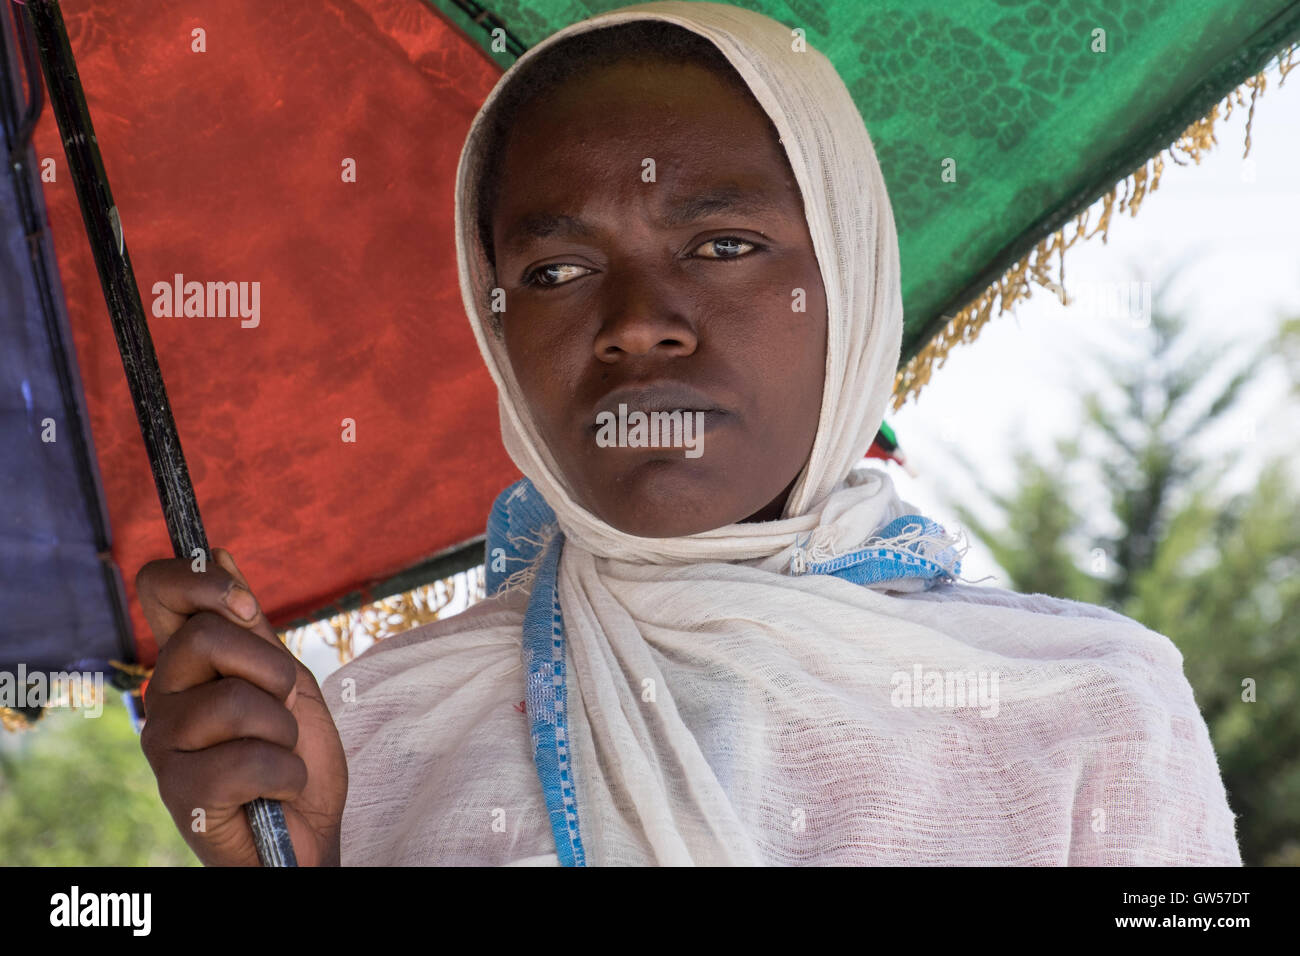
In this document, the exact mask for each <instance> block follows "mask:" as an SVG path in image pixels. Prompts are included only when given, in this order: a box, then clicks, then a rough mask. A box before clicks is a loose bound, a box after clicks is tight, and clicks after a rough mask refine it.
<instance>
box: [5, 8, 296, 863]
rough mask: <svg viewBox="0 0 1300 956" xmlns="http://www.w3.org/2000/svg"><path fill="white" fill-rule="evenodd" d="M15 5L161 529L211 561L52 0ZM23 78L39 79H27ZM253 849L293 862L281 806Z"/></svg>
mask: <svg viewBox="0 0 1300 956" xmlns="http://www.w3.org/2000/svg"><path fill="white" fill-rule="evenodd" d="M21 6H22V7H23V8H24V9H25V10H26V11H27V16H28V22H29V23H30V24H31V27H32V30H33V32H34V34H35V37H36V47H37V50H38V51H39V52H40V59H41V69H42V71H43V72H44V74H45V85H46V87H47V88H48V90H49V95H50V105H51V106H52V107H53V109H54V116H55V119H57V120H58V124H59V135H60V136H61V137H62V138H63V150H64V152H65V153H66V154H67V157H68V172H69V175H70V176H71V177H72V182H73V184H74V186H75V187H76V190H77V202H78V204H79V205H80V206H81V215H82V218H83V220H84V221H85V223H86V234H87V235H88V236H89V238H90V248H91V250H92V251H93V252H94V254H95V267H96V268H97V269H98V271H99V284H100V287H101V288H102V289H103V290H104V300H105V302H106V303H107V304H108V313H109V317H110V318H111V319H112V320H113V334H114V335H115V336H116V337H117V348H118V351H119V352H120V353H121V355H122V367H123V368H124V369H125V370H126V381H127V385H128V386H130V389H131V400H132V402H134V404H135V414H136V419H137V420H138V421H139V423H140V433H141V434H142V435H143V436H144V445H145V450H146V451H147V452H148V454H149V465H150V467H151V468H152V469H153V478H154V483H155V485H157V488H158V498H159V499H160V501H161V503H162V510H163V517H164V518H165V519H166V521H167V532H168V534H169V535H170V536H171V540H172V549H173V551H174V552H175V554H176V556H177V557H178V558H193V557H194V555H195V552H196V551H201V552H202V553H203V554H204V556H205V559H206V560H209V561H210V560H211V559H212V553H211V551H210V550H209V548H208V538H207V535H206V534H205V533H204V531H203V522H202V520H201V519H200V517H199V505H198V501H197V500H196V499H195V497H194V486H193V485H192V484H191V483H190V473H189V470H188V469H187V468H186V467H185V456H184V455H183V454H182V452H181V440H180V436H179V435H178V434H177V433H176V422H175V421H174V420H173V419H172V411H171V405H170V403H169V402H168V401H167V392H166V390H165V389H164V388H163V380H162V372H161V371H160V370H159V368H158V356H157V355H156V354H155V353H154V348H153V339H152V338H151V337H150V335H149V326H148V325H147V324H146V322H145V318H144V308H143V307H142V306H141V304H140V290H139V289H138V288H137V287H136V284H135V273H134V272H133V271H132V269H131V258H130V256H128V255H127V251H126V243H125V241H124V240H123V238H122V224H121V219H120V217H119V215H118V212H117V207H116V206H115V205H114V203H113V195H112V193H111V192H110V191H109V187H108V176H107V175H106V174H105V172H104V161H103V158H102V157H101V156H100V153H99V143H98V141H97V140H96V139H95V128H94V126H93V125H92V124H91V122H90V111H89V110H88V109H87V107H86V97H85V93H84V91H83V90H82V88H81V80H80V78H79V77H78V76H77V65H76V62H75V60H74V59H73V56H72V47H71V45H70V44H69V43H68V34H67V31H66V30H65V29H64V26H63V14H62V13H61V12H60V10H59V4H58V2H57V0H27V2H26V3H25V4H21ZM28 80H29V82H31V83H36V82H38V80H37V78H36V77H34V76H33V77H29V78H28ZM244 810H245V812H246V813H247V814H248V822H249V825H250V826H251V827H252V828H253V839H254V841H255V842H256V844H257V855H258V857H259V858H260V859H261V861H262V865H263V866H297V865H298V861H297V858H296V857H295V856H294V852H293V843H292V841H290V839H289V828H288V825H287V824H286V823H285V819H284V809H283V808H282V807H281V806H280V804H279V802H278V801H276V800H264V799H262V798H260V797H259V798H258V799H256V800H254V801H253V802H252V803H248V804H245V805H244Z"/></svg>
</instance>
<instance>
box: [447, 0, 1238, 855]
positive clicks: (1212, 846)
mask: <svg viewBox="0 0 1300 956" xmlns="http://www.w3.org/2000/svg"><path fill="white" fill-rule="evenodd" d="M640 19H657V20H666V21H669V22H672V23H676V24H679V25H680V26H683V27H685V28H686V29H688V30H691V31H693V32H695V33H698V34H700V35H702V36H704V37H706V38H708V39H709V40H710V41H711V42H713V43H714V44H715V45H716V46H717V47H718V48H719V49H720V50H721V51H722V53H723V54H724V55H725V56H726V58H727V59H728V61H729V62H730V63H731V64H732V66H734V67H735V69H736V71H737V72H738V73H739V74H740V76H741V77H742V78H743V79H744V81H745V82H746V84H748V86H749V89H750V90H751V92H752V93H753V95H754V97H755V98H756V100H757V101H758V103H759V104H760V106H761V107H762V108H763V109H764V110H765V111H766V113H767V114H768V116H769V117H770V118H771V120H772V122H773V123H774V124H775V127H776V129H777V131H778V133H779V134H780V136H781V139H782V141H783V143H784V145H785V148H786V152H787V156H788V158H789V161H790V166H791V168H792V169H793V171H794V175H795V177H796V179H797V181H798V184H799V187H800V189H801V191H802V194H803V199H804V210H805V215H806V217H807V222H808V227H809V231H810V232H811V235H812V241H813V246H814V250H815V252H816V255H817V259H818V262H819V263H820V266H821V274H822V280H823V283H824V286H825V290H826V303H827V351H826V378H825V385H824V389H823V399H822V408H821V418H820V422H819V424H818V430H817V436H816V440H815V443H814V446H813V450H812V453H811V457H810V459H809V461H808V463H807V465H806V467H805V469H804V471H803V472H802V474H801V476H800V478H799V480H798V482H797V484H796V485H795V488H794V491H793V493H792V494H791V496H790V499H789V501H788V503H787V506H786V510H785V516H784V517H783V519H782V520H780V521H775V522H767V523H752V524H733V525H728V526H726V527H722V528H717V529H715V530H712V531H706V532H703V533H700V534H694V535H690V536H687V537H679V538H667V539H665V538H642V537H638V536H634V535H629V534H625V533H623V532H621V531H619V530H618V529H616V528H613V527H612V526H610V525H608V524H607V523H605V522H603V521H601V520H600V519H599V518H597V517H596V516H594V515H593V514H591V513H590V512H589V511H587V510H586V509H585V508H583V507H582V506H581V505H579V504H578V503H577V502H576V501H575V500H574V498H573V496H572V495H571V493H570V491H569V488H570V484H569V483H568V482H567V481H566V480H565V479H564V476H563V475H562V474H561V472H560V470H559V469H558V467H557V466H556V464H555V460H554V458H553V456H552V455H551V453H550V451H549V450H548V449H547V448H546V446H545V445H544V444H543V443H542V442H541V440H540V439H539V437H538V434H539V433H538V430H537V428H536V426H535V424H534V423H533V422H532V421H531V419H530V416H529V413H528V408H527V403H526V401H525V400H524V397H523V395H522V393H521V391H520V389H519V386H518V384H517V382H516V380H515V376H514V374H513V372H512V369H511V367H510V362H509V359H508V357H507V355H506V353H505V349H504V345H503V343H502V342H501V341H500V340H499V339H498V338H497V337H496V336H495V335H494V333H493V332H492V331H491V313H490V311H489V301H490V298H489V297H490V290H491V289H492V288H493V287H494V286H495V284H496V283H495V280H494V277H493V272H492V269H491V267H490V265H489V263H488V260H487V256H486V254H485V252H484V250H483V249H482V248H481V245H480V241H479V236H478V231H477V228H476V222H477V209H476V208H475V199H476V194H477V182H478V178H477V177H478V174H479V173H480V171H481V169H482V167H483V164H484V162H485V161H486V160H487V159H488V158H487V157H484V156H483V154H482V149H483V141H484V134H485V132H486V130H487V122H486V120H487V116H488V114H489V112H490V111H491V110H492V108H493V104H494V103H495V102H496V100H497V98H498V97H499V96H500V94H501V91H502V90H503V89H504V88H505V87H506V86H507V85H508V84H509V83H510V82H511V81H512V78H513V76H514V75H515V73H516V72H517V71H518V69H519V68H520V66H522V65H523V64H525V63H527V62H528V61H529V60H531V59H532V58H533V57H535V56H539V55H542V54H544V53H545V51H546V50H547V48H548V47H550V46H551V45H552V44H554V43H556V42H558V41H559V40H561V39H563V38H565V37H569V36H573V35H574V34H577V33H581V32H585V31H588V30H594V29H599V28H602V27H608V26H613V25H616V24H620V23H627V22H631V21H633V20H640ZM456 188H457V193H456V228H457V243H458V245H457V248H458V253H459V264H460V282H461V289H462V293H463V296H464V300H465V305H466V309H467V311H468V313H469V316H470V318H471V322H472V325H473V327H474V334H475V335H476V336H477V338H478V342H479V345H480V348H481V349H482V352H483V357H484V359H485V361H486V362H487V365H488V368H489V370H490V371H491V374H492V376H493V378H494V379H495V381H496V383H497V386H498V389H499V396H500V417H501V429H502V436H503V439H504V442H505V446H506V448H507V450H508V451H509V453H510V455H511V457H512V458H513V460H514V461H515V463H516V464H517V465H518V467H519V468H520V470H521V471H522V472H523V473H524V474H525V475H527V476H528V477H529V478H530V479H531V480H532V482H533V484H534V485H535V486H536V488H537V489H538V490H539V491H540V492H541V493H542V495H543V496H544V498H545V499H546V501H547V503H549V504H550V506H551V507H552V508H553V509H554V510H555V512H556V516H557V522H558V525H559V528H560V530H562V531H563V533H564V535H565V546H564V551H563V554H562V559H561V562H560V568H559V574H558V593H559V598H560V606H561V608H562V613H563V620H564V626H565V632H566V638H567V641H568V655H569V662H570V663H569V674H568V695H569V704H568V710H569V715H568V716H569V719H570V728H569V733H570V734H571V740H570V741H569V743H570V746H571V756H572V761H573V768H574V774H575V777H576V781H577V814H578V817H579V821H580V827H581V831H582V834H583V840H584V842H585V845H586V852H587V860H588V862H590V863H598V864H599V863H604V864H625V863H646V862H658V863H668V864H682V863H720V864H727V863H764V862H766V863H795V862H804V863H809V862H812V863H831V862H838V863H870V862H895V863H898V862H917V863H1066V862H1069V863H1099V864H1115V863H1147V864H1151V863H1155V864H1160V863H1190V862H1208V863H1221V864H1222V863H1228V864H1237V863H1239V862H1240V856H1239V854H1238V851H1237V847H1236V842H1235V839H1234V835H1233V818H1232V814H1231V811H1230V810H1229V809H1228V806H1227V802H1226V796H1225V794H1224V790H1223V785H1222V782H1221V780H1220V778H1219V774H1218V768H1217V763H1216V760H1215V756H1214V752H1213V749H1212V748H1211V746H1210V741H1209V737H1208V732H1207V730H1206V727H1205V723H1204V721H1203V719H1202V718H1201V716H1200V713H1199V711H1198V710H1197V708H1196V705H1195V702H1194V701H1193V699H1192V693H1191V688H1190V687H1189V685H1188V684H1187V681H1186V679H1185V678H1184V676H1183V673H1182V667H1181V660H1182V658H1181V655H1180V654H1179V652H1178V650H1177V649H1176V648H1175V647H1174V646H1173V644H1172V643H1171V642H1170V641H1169V640H1168V639H1167V638H1165V637H1163V636H1161V635H1159V634H1155V633H1153V632H1151V631H1150V630H1148V629H1146V628H1144V627H1142V626H1141V625H1140V624H1138V623H1136V622H1134V621H1131V620H1129V619H1127V618H1124V617H1122V616H1120V615H1117V614H1114V613H1112V612H1109V611H1106V610H1104V609H1101V608H1094V607H1090V606H1087V605H1079V604H1076V603H1074V602H1069V601H1056V600H1053V599H1049V598H1045V597H1043V596H1041V595H1040V596H1033V597H1026V596H1020V595H1014V594H1011V593H1009V592H1006V591H1000V590H997V589H992V588H971V587H968V586H965V585H955V586H949V587H945V588H943V589H941V590H942V591H943V592H944V593H942V594H938V593H936V592H927V593H923V594H916V595H913V596H908V597H904V596H901V595H890V594H886V593H884V591H883V589H876V590H873V589H871V588H867V587H862V586H858V585H854V584H851V583H849V582H847V581H843V580H840V579H837V578H833V577H829V576H826V575H807V576H791V575H790V574H789V573H788V570H789V566H790V558H791V556H792V554H793V553H794V550H795V548H796V546H797V544H796V542H797V541H798V540H799V539H800V538H802V537H804V536H805V535H806V533H807V532H810V531H814V530H815V529H816V540H817V547H818V548H819V553H821V554H823V555H824V554H826V553H834V554H839V553H842V552H844V551H846V550H849V549H850V548H852V547H855V546H858V545H861V544H862V543H863V542H864V541H866V540H867V539H868V538H869V537H870V535H871V534H872V532H874V531H876V530H877V529H879V528H880V527H881V526H883V525H884V524H886V523H887V522H889V521H891V520H893V519H894V518H896V517H898V516H899V515H901V514H905V513H907V512H908V511H910V510H912V509H910V508H908V507H907V505H906V504H905V503H904V502H901V501H900V500H899V499H898V496H897V494H896V493H895V491H894V488H893V484H892V482H891V481H890V479H889V478H888V476H887V475H886V474H884V473H883V472H881V471H876V470H860V471H858V472H855V473H854V475H853V476H852V477H851V476H850V472H851V471H852V470H853V469H854V467H855V465H858V464H859V463H860V462H861V460H862V458H863V455H864V454H865V452H866V450H867V448H868V447H869V445H870V443H871V440H872V438H873V437H874V436H875V434H876V431H877V429H878V428H879V426H880V422H881V419H882V416H883V413H884V409H885V406H886V403H887V401H888V399H889V396H890V392H891V387H892V384H893V381H894V375H895V371H896V368H897V365H898V359H899V347H900V341H901V336H902V319H903V316H902V300H901V295H900V285H899V260H898V243H897V238H896V235H895V227H894V218H893V214H892V211H891V208H890V203H889V198H888V195H887V193H886V191H885V183H884V180H883V178H882V176H881V172H880V167H879V165H878V163H877V161H876V156H875V151H874V149H873V147H872V144H871V140H870V138H869V137H868V135H867V131H866V129H865V127H864V126H863V123H862V119H861V117H860V115H859V113H858V111H857V109H856V108H855V106H854V104H853V101H852V99H851V97H850V95H849V93H848V91H847V89H846V88H845V86H844V84H843V82H842V81H841V79H840V77H839V75H838V74H837V73H836V71H835V69H834V67H833V66H832V65H831V63H830V62H829V61H828V60H827V59H826V58H825V57H824V56H823V55H822V54H820V53H818V52H816V51H814V50H812V49H811V48H809V49H807V50H806V51H802V52H801V51H797V50H795V49H794V45H793V44H792V35H791V31H790V30H789V29H788V28H787V27H785V26H783V25H781V24H780V23H777V22H776V21H774V20H771V19H769V18H767V17H765V16H762V15H760V14H758V13H754V12H751V11H748V10H744V9H740V8H737V7H731V6H725V5H720V4H714V3H684V2H661V3H648V4H642V5H638V6H633V7H626V8H623V9H621V10H617V11H613V12H610V13H606V14H602V15H600V16H596V17H593V18H591V19H589V20H585V21H583V22H580V23H576V24H573V25H572V26H569V27H567V28H566V29H563V30H561V31H559V32H558V33H556V34H554V35H553V36H551V37H550V38H548V39H547V40H545V41H543V42H542V43H540V44H538V45H537V46H536V47H533V48H532V49H531V50H529V51H528V52H527V53H525V54H524V55H523V56H522V57H521V58H520V60H519V62H518V63H517V64H516V65H515V66H514V67H513V68H512V69H511V70H510V71H509V72H507V73H506V75H505V76H504V77H503V78H502V80H501V81H500V82H499V83H498V85H497V87H496V89H495V90H494V91H493V93H492V95H491V96H490V97H489V98H488V100H487V102H486V103H485V104H484V106H483V109H482V111H481V112H480V114H479V116H478V117H477V119H476V120H475V122H474V125H473V127H472V129H471V131H470V135H469V138H468V140H467V142H466V145H465V149H464V152H463V154H462V157H461V164H460V168H459V173H458V177H457V187H456ZM936 674H938V675H940V679H939V684H938V687H937V688H936V686H935V682H934V680H933V675H936ZM900 675H902V676H901V677H900ZM945 675H946V676H947V677H948V680H947V684H946V686H947V688H948V690H949V691H951V692H952V694H954V695H955V693H956V691H957V690H958V689H959V688H958V686H957V682H956V681H955V680H954V678H953V676H952V675H969V678H970V681H969V682H968V683H967V684H966V685H964V687H963V688H960V689H966V688H970V689H975V687H976V685H977V684H978V683H979V681H981V680H982V681H983V682H984V683H983V685H981V686H982V687H983V689H984V690H985V692H986V695H987V694H989V693H991V694H992V695H993V697H994V698H995V699H993V700H992V701H991V702H990V698H989V697H988V696H985V697H984V698H978V699H977V700H978V701H982V703H981V706H978V707H977V706H963V705H962V704H961V703H956V702H955V701H956V697H955V696H951V695H950V696H948V697H945V696H944V693H945V690H944V688H945V682H944V679H943V678H944V676H945ZM981 675H982V676H981ZM903 678H906V679H905V680H904V679H903ZM904 685H906V686H904ZM932 691H934V694H932V693H931V692H932ZM913 692H915V693H913ZM936 695H937V696H936ZM904 698H906V700H904ZM927 701H929V702H928V703H927ZM976 702H977V701H972V702H971V703H972V704H974V703H976ZM483 799H484V800H490V799H491V798H490V797H489V796H488V795H486V794H484V795H483Z"/></svg>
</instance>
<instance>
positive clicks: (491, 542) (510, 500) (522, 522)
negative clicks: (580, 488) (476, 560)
mask: <svg viewBox="0 0 1300 956" xmlns="http://www.w3.org/2000/svg"><path fill="white" fill-rule="evenodd" d="M554 520H555V512H554V511H552V510H551V506H550V505H548V504H547V503H546V500H545V499H544V498H543V497H542V496H541V493H540V492H538V490H537V489H536V488H535V487H533V483H532V482H531V481H529V480H528V479H527V478H520V479H519V480H518V481H516V482H515V483H514V484H513V485H511V486H510V487H509V488H507V489H506V490H505V491H503V492H501V494H499V495H497V499H496V501H494V502H493V503H492V511H491V513H490V514H489V515H488V524H487V535H486V540H485V541H484V545H483V565H484V569H485V570H484V585H485V588H486V592H487V596H488V597H491V596H492V595H494V594H496V593H497V592H498V591H499V590H501V586H502V585H503V584H505V582H506V578H508V577H510V575H511V574H513V573H514V572H516V571H518V570H520V569H521V568H526V567H528V566H529V565H530V564H532V563H533V559H534V558H536V557H537V552H538V550H539V549H538V547H537V545H536V544H534V543H533V542H534V541H536V540H537V539H538V534H539V532H540V531H541V529H542V528H543V527H545V526H546V525H547V524H550V523H551V522H553V521H554Z"/></svg>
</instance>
